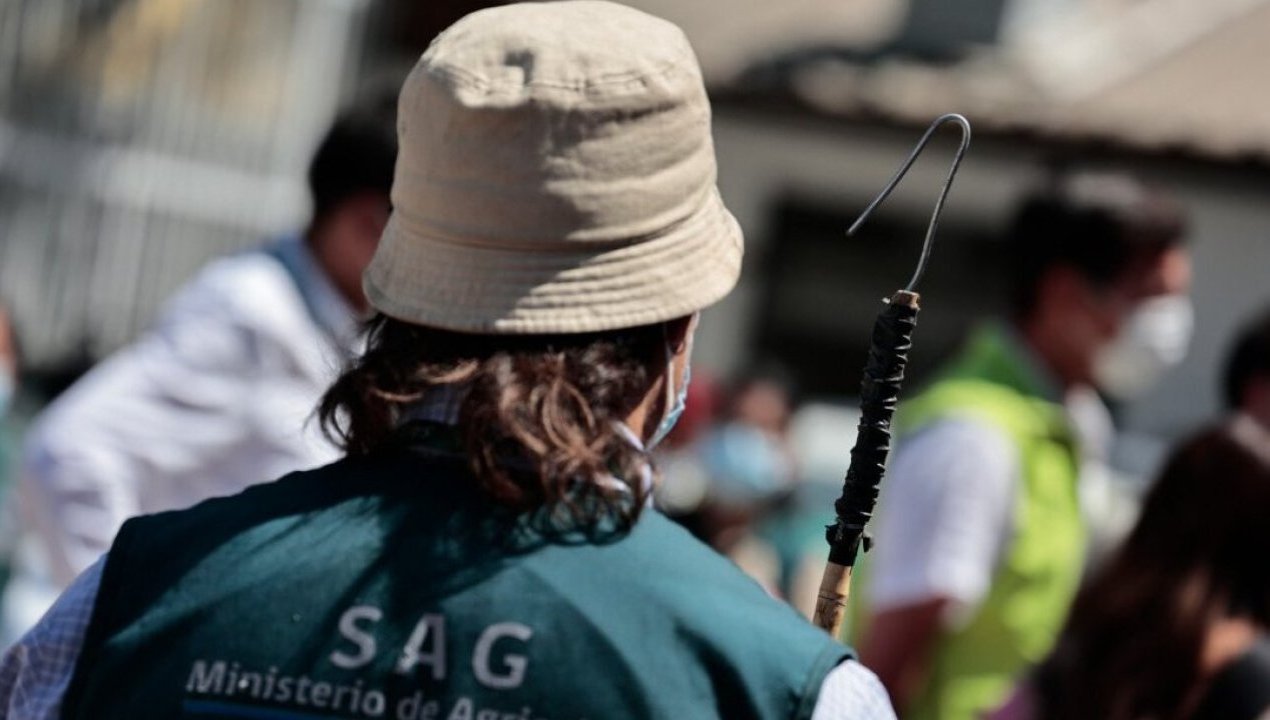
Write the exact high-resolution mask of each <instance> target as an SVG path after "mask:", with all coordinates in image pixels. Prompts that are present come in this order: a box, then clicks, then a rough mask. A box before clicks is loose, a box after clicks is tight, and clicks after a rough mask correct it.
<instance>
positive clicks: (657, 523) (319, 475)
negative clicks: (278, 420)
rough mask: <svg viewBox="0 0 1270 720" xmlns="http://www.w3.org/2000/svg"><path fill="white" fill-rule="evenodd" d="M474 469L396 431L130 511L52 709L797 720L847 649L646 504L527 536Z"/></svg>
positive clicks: (95, 716) (110, 713) (283, 718)
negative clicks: (63, 692) (566, 531)
mask: <svg viewBox="0 0 1270 720" xmlns="http://www.w3.org/2000/svg"><path fill="white" fill-rule="evenodd" d="M472 485H473V482H472V480H471V478H470V477H469V476H467V474H466V473H465V472H464V471H463V470H462V469H461V467H460V466H459V465H458V463H455V462H448V461H446V460H445V459H444V458H440V457H439V456H438V455H436V454H432V453H424V452H421V451H418V450H402V451H400V452H396V453H393V454H389V455H385V456H381V457H378V458H363V459H347V460H344V461H341V462H339V463H336V464H334V465H331V466H328V467H326V468H322V469H319V470H315V471H310V472H305V473H298V474H294V475H290V476H288V477H286V478H283V479H282V480H280V481H277V482H275V483H270V484H267V485H261V486H257V487H254V488H251V489H249V490H247V491H246V492H244V493H242V494H240V495H238V496H235V497H232V498H226V499H217V500H212V501H209V502H206V503H203V504H201V505H199V506H196V507H195V508H193V509H191V510H188V511H183V512H179V513H166V514H161V515H155V516H150V517H144V518H138V519H135V520H132V521H129V522H128V523H127V524H126V525H125V526H124V529H123V530H122V531H121V532H120V534H119V537H118V539H117V540H116V542H115V545H114V547H113V548H112V550H111V552H110V556H109V560H108V562H107V565H106V568H105V572H104V575H103V582H102V587H101V591H100V594H99V596H98V604H97V607H96V609H95V611H94V616H93V620H92V624H91V626H90V629H89V634H88V638H87V642H86V645H85V649H84V653H83V655H82V656H81V659H80V664H79V666H78V668H77V671H76V675H75V679H74V681H73V683H72V687H71V689H70V691H69V693H68V698H67V702H66V709H65V713H64V717H67V718H84V719H87V718H92V720H106V719H109V718H128V719H130V720H138V719H143V718H178V717H191V718H194V717H197V718H231V717H235V718H237V717H249V718H277V719H280V720H287V719H291V718H318V717H321V718H325V717H339V718H373V717H384V718H441V719H449V720H458V719H461V718H468V719H470V720H513V719H522V720H523V719H530V720H532V719H535V718H542V719H548V718H549V719H552V720H556V719H567V720H581V719H583V718H591V719H592V720H599V719H600V718H606V719H607V718H615V719H621V718H671V717H676V718H707V717H728V718H807V717H810V715H811V712H812V708H813V705H814V703H815V699H816V696H817V693H818V691H819V687H820V684H821V682H822V681H823V679H824V677H825V675H826V674H828V672H829V670H830V669H832V668H833V666H835V665H836V664H837V663H839V662H841V661H842V660H843V659H845V658H847V657H850V651H849V650H848V649H847V648H845V647H843V646H842V645H840V644H838V643H837V642H835V641H833V640H832V639H830V638H829V637H828V636H827V635H825V634H824V633H823V632H821V631H820V630H818V629H816V628H814V627H812V626H811V625H809V624H808V623H807V622H805V621H804V620H803V619H802V618H801V617H799V616H798V615H797V614H796V613H795V612H794V611H792V610H791V609H789V608H787V607H785V606H784V605H783V604H781V603H778V602H776V601H774V600H772V599H770V598H769V597H768V596H767V595H766V594H765V593H764V592H763V591H762V589H761V588H759V586H758V585H757V584H755V583H754V582H752V581H750V580H749V579H748V578H747V577H745V576H744V575H743V574H742V573H741V572H740V571H738V570H737V569H736V568H735V567H734V566H733V565H732V564H731V563H729V562H728V561H726V560H724V559H722V558H721V557H720V556H718V555H717V554H716V553H714V552H713V551H711V550H709V549H708V548H706V547H705V546H703V545H701V544H699V543H698V542H696V541H695V540H693V539H692V538H691V537H690V536H689V535H688V534H687V533H685V532H684V531H682V530H681V529H680V528H678V526H676V525H674V524H673V523H671V522H669V521H668V520H667V519H666V518H664V517H663V516H661V515H659V514H658V513H656V512H654V511H651V510H650V511H647V512H646V513H645V514H644V516H643V517H642V518H641V520H640V521H639V522H638V523H637V524H636V526H635V527H634V528H633V529H632V530H630V531H629V532H627V533H622V534H609V535H605V536H600V537H590V538H583V537H578V536H571V537H568V538H561V539H556V540H553V541H550V542H548V541H545V540H543V539H542V538H541V536H539V535H536V534H534V533H531V532H526V531H524V529H523V526H522V528H521V530H522V531H521V532H511V531H510V529H509V525H508V524H506V523H500V522H497V521H494V520H491V519H490V512H489V507H488V506H487V505H486V504H485V503H484V501H483V500H482V499H481V498H480V497H479V496H478V495H477V494H476V493H475V492H474V491H472V490H471V489H470V488H471V487H472ZM403 664H404V669H403ZM337 706H338V707H337Z"/></svg>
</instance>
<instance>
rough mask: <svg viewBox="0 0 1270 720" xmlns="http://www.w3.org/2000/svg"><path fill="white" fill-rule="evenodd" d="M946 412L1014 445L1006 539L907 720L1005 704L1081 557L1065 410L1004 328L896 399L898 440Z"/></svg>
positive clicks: (1049, 636) (1072, 586)
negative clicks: (1015, 477)
mask: <svg viewBox="0 0 1270 720" xmlns="http://www.w3.org/2000/svg"><path fill="white" fill-rule="evenodd" d="M954 418H963V419H973V420H976V421H979V422H983V423H987V424H989V425H991V426H992V427H995V428H998V429H999V430H1000V431H1001V432H1003V433H1005V434H1006V435H1007V436H1008V437H1009V438H1010V439H1011V440H1012V441H1013V444H1014V445H1015V447H1017V448H1018V457H1019V461H1020V466H1021V467H1020V478H1019V480H1020V484H1019V488H1018V493H1017V495H1016V504H1015V510H1014V512H1015V517H1014V536H1013V537H1012V538H1011V540H1010V543H1009V546H1008V548H1007V550H1006V552H1005V555H1004V557H1003V561H1002V564H1001V566H1000V567H998V568H997V570H996V574H995V575H994V577H993V581H992V586H991V588H990V589H989V591H988V595H987V597H986V598H985V599H984V601H983V603H982V604H981V605H980V607H979V608H978V609H977V612H976V614H975V615H974V617H973V618H972V619H971V620H970V622H969V623H967V624H966V625H964V626H962V627H960V628H959V629H957V630H955V631H952V632H949V633H946V634H945V635H943V636H942V637H941V638H940V639H939V640H938V641H937V642H936V645H935V647H934V651H933V656H932V657H931V661H930V667H929V675H928V679H927V682H926V685H925V687H924V689H923V692H922V693H921V694H920V695H919V696H918V697H917V698H916V700H915V702H914V703H913V705H912V707H911V708H910V712H909V713H906V714H905V717H906V718H914V719H915V720H973V719H977V718H979V717H980V714H981V713H982V712H984V711H986V710H990V709H992V708H994V707H996V706H997V705H998V704H1000V703H1001V702H1002V701H1004V700H1005V698H1006V696H1007V695H1008V694H1009V692H1010V690H1011V688H1012V687H1013V686H1014V684H1015V682H1016V681H1017V679H1018V677H1019V675H1020V674H1021V673H1023V672H1025V671H1026V670H1027V669H1028V668H1029V667H1031V666H1032V665H1033V664H1035V663H1036V662H1038V661H1039V660H1041V659H1042V658H1043V657H1044V656H1045V655H1046V654H1047V653H1048V652H1049V650H1050V648H1051V646H1052V645H1053V643H1054V640H1055V639H1056V637H1057V635H1058V632H1059V630H1060V629H1061V627H1062V623H1063V621H1064V619H1065V618H1066V615H1067V609H1068V605H1069V603H1070V602H1071V599H1072V597H1073V595H1074V594H1075V591H1076V588H1077V585H1078V583H1079V581H1080V573H1081V564H1082V560H1083V557H1084V544H1085V531H1084V524H1083V521H1082V519H1081V515H1080V506H1079V500H1078V497H1077V472H1078V468H1079V460H1078V455H1077V448H1076V445H1075V439H1074V435H1073V433H1072V430H1071V428H1070V424H1069V421H1068V420H1067V415H1066V413H1065V411H1064V409H1063V407H1062V406H1061V405H1060V404H1058V403H1055V402H1053V401H1052V400H1049V399H1047V398H1045V396H1044V393H1043V391H1042V389H1041V384H1040V382H1039V380H1038V379H1037V378H1036V376H1035V374H1034V372H1033V371H1032V368H1031V365H1030V364H1029V360H1028V359H1027V358H1026V357H1025V356H1024V355H1023V350H1022V348H1021V347H1019V346H1018V344H1017V343H1016V342H1014V341H1013V339H1012V338H1010V337H1009V336H1008V335H1007V331H1006V330H1004V329H1003V328H997V327H988V328H984V329H982V330H980V331H978V332H977V333H975V334H974V335H973V336H972V338H971V340H970V342H969V343H968V344H967V346H966V348H965V349H964V350H963V352H962V353H961V354H960V355H959V356H958V357H957V358H956V359H954V361H953V362H952V363H951V364H950V365H949V366H948V367H947V368H946V370H945V371H944V372H943V373H942V374H941V375H940V376H939V378H938V379H937V380H936V381H935V382H934V383H933V384H932V385H931V386H930V387H929V388H927V389H926V390H925V391H924V392H923V393H922V394H920V395H919V396H918V397H916V398H914V399H912V400H909V401H907V402H904V403H901V410H900V416H899V418H898V423H897V425H898V427H899V428H900V433H901V442H902V436H903V435H908V434H912V433H914V432H917V431H918V430H920V429H921V428H923V427H926V426H927V425H929V424H931V423H933V422H936V421H940V420H946V419H954ZM889 501H890V502H899V503H902V502H904V498H902V497H892V498H890V499H889ZM865 574H866V575H867V572H866V573H865ZM866 582H867V580H866ZM862 595H863V593H861V594H860V595H858V596H857V597H861V598H862Z"/></svg>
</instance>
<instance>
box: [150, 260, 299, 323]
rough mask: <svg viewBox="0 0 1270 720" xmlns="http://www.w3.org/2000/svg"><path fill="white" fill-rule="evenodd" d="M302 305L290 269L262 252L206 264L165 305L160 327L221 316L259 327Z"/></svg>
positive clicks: (224, 318) (221, 317)
mask: <svg viewBox="0 0 1270 720" xmlns="http://www.w3.org/2000/svg"><path fill="white" fill-rule="evenodd" d="M299 302H300V299H299V295H298V291H297V290H296V289H295V287H294V283H293V282H292V281H291V278H290V275H289V274H288V273H287V270H286V268H285V267H283V265H282V264H281V263H280V262H279V261H278V260H277V259H276V258H275V257H274V256H273V255H272V254H270V253H269V252H268V251H267V249H266V248H258V249H253V250H246V251H243V252H239V253H235V254H233V255H228V256H225V257H221V258H217V259H215V260H212V261H211V262H209V263H207V264H206V265H204V266H203V267H202V268H201V269H200V270H199V271H198V272H196V273H195V274H194V275H193V277H191V278H190V279H189V280H187V281H186V282H185V284H183V285H182V286H181V287H180V289H178V290H177V292H176V293H175V294H174V295H173V296H172V297H171V299H169V300H168V302H167V303H165V305H164V308H163V311H162V313H161V315H160V320H159V323H160V325H164V324H173V323H180V322H183V321H185V320H187V319H191V318H192V319H197V320H200V321H206V320H208V319H216V318H220V319H222V320H232V321H234V322H237V323H241V324H244V325H247V326H255V325H259V324H261V322H262V320H261V318H266V319H267V318H268V317H271V316H273V315H276V314H277V313H278V312H280V311H284V310H285V309H286V308H287V307H290V306H293V305H297V304H298V303H299ZM262 308H268V309H269V311H270V312H261V309H262Z"/></svg>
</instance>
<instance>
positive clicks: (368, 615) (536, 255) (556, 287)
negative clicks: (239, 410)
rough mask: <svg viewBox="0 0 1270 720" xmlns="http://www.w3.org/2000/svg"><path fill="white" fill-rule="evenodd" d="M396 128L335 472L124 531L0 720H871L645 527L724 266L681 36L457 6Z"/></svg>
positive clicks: (723, 229) (727, 588) (849, 688)
mask: <svg viewBox="0 0 1270 720" xmlns="http://www.w3.org/2000/svg"><path fill="white" fill-rule="evenodd" d="M400 107H401V109H402V117H401V122H400V124H399V127H400V128H401V130H400V141H401V153H400V161H399V163H398V172H397V175H396V181H395V182H394V184H393V191H392V198H393V215H392V220H391V222H390V223H389V225H388V227H387V229H386V230H385V232H384V237H383V241H382V243H381V244H380V247H379V249H378V251H377V252H376V254H375V257H374V260H373V261H372V263H371V265H370V266H369V268H368V269H367V271H366V274H365V280H364V282H365V287H366V290H367V296H368V297H369V298H370V300H371V302H372V303H373V305H374V307H375V308H376V309H377V310H379V311H380V312H381V313H382V314H381V315H379V316H377V318H376V319H375V320H373V321H372V324H371V330H370V335H369V339H368V342H367V349H366V351H365V353H364V354H362V355H361V357H359V358H358V359H357V360H356V361H355V362H354V363H353V364H352V366H351V367H350V368H349V369H348V370H347V371H346V372H345V373H344V374H343V375H342V376H341V377H340V378H339V379H338V380H337V381H336V382H335V384H334V385H333V386H332V387H331V389H330V391H329V392H328V393H327V395H326V396H325V398H324V400H323V403H322V410H321V416H322V420H323V422H324V424H325V425H326V427H327V428H328V429H330V431H331V432H332V434H333V435H335V436H337V437H338V438H340V439H341V441H342V444H343V446H344V448H345V449H346V451H347V457H345V458H344V459H342V460H340V461H338V462H336V463H334V464H331V465H328V466H326V467H324V468H320V469H317V470H312V471H306V472H300V473H295V474H292V475H289V476H287V477H284V478H282V479H281V480H278V481H277V482H272V483H267V484H263V485H256V486H254V487H251V488H249V489H247V490H245V491H244V492H242V493H241V494H239V495H236V496H233V497H228V498H217V499H214V500H209V501H207V502H204V503H202V504H200V505H198V506H196V507H194V508H191V509H189V510H184V511H178V512H170V513H161V514H158V515H150V516H146V517H141V518H135V519H133V520H130V521H129V522H128V523H126V524H125V525H124V528H123V529H122V530H121V531H120V534H119V537H118V539H117V540H116V542H115V544H114V545H113V546H112V547H111V549H110V552H109V554H108V555H107V556H106V558H105V559H104V560H103V561H102V562H99V563H97V564H95V565H93V566H92V568H90V569H89V570H88V571H86V572H85V573H84V574H83V575H81V576H80V578H79V579H78V580H77V581H76V582H75V584H74V585H72V586H71V588H70V589H69V590H68V591H67V592H66V593H65V594H64V595H63V596H62V598H61V599H60V600H59V601H58V603H57V605H55V606H54V608H53V610H52V611H50V613H49V614H48V615H46V616H45V617H44V619H43V620H41V622H40V624H39V625H37V626H36V628H35V629H34V630H32V632H31V633H30V634H28V635H27V636H26V637H25V638H24V639H23V641H22V643H21V644H20V645H19V646H18V647H16V648H14V649H13V650H11V651H10V652H9V653H7V654H6V656H5V659H4V662H3V665H2V666H0V707H2V708H8V709H10V710H11V711H12V709H13V708H14V707H15V706H20V707H21V708H22V710H23V712H22V713H18V714H12V713H11V714H10V715H8V717H9V718H11V719H12V720H44V719H45V718H47V717H52V716H54V715H55V714H56V713H59V712H60V715H57V717H64V718H84V719H87V718H91V719H92V720H106V719H108V718H128V719H129V720H142V719H144V718H173V717H177V716H179V715H194V714H199V715H207V716H216V717H317V716H319V715H321V716H329V717H335V716H339V717H350V718H351V717H395V718H415V719H417V718H421V717H423V718H439V717H446V718H451V719H452V720H454V719H457V718H468V719H471V718H480V719H482V720H484V719H485V718H493V717H499V718H510V717H516V718H530V717H533V718H541V717H554V718H586V717H589V718H605V719H606V720H621V719H622V718H629V719H631V720H636V719H643V718H694V719H695V718H711V717H724V718H762V719H771V720H776V719H778V718H779V719H783V720H784V719H788V720H808V719H809V718H810V719H811V720H829V719H830V718H844V719H845V718H852V719H854V720H874V719H876V720H886V719H887V718H893V717H894V713H893V712H891V710H890V707H889V705H888V703H887V701H886V698H885V692H884V690H883V689H882V687H881V685H880V684H878V683H877V681H876V678H874V677H873V676H872V674H871V673H869V672H868V671H867V670H865V669H864V668H863V667H861V666H860V665H859V663H857V662H855V661H854V660H853V659H852V653H851V651H850V650H849V649H848V648H846V647H845V646H843V645H841V644H839V643H838V642H836V641H835V640H834V639H833V638H831V637H829V636H828V635H827V634H825V633H824V632H823V631H821V630H819V629H817V628H815V627H813V626H811V625H810V624H809V623H807V622H806V621H805V620H804V619H802V618H800V617H799V616H798V615H797V614H796V613H795V612H793V611H792V610H791V609H790V608H788V607H786V606H784V605H783V604H781V603H779V602H777V601H774V600H772V599H771V598H770V597H768V596H767V595H766V594H765V593H763V592H762V590H761V589H760V588H759V587H758V586H757V585H756V584H755V583H753V582H752V581H751V580H749V579H748V578H747V577H745V576H744V575H743V574H742V573H741V572H740V571H738V570H737V569H736V567H734V566H733V565H732V564H731V563H729V562H727V561H726V560H725V559H723V558H721V557H720V556H719V555H718V554H717V553H715V552H713V551H712V550H710V549H709V548H708V547H706V546H704V545H703V544H701V543H699V542H697V541H696V540H694V539H692V538H691V537H690V536H689V535H688V533H686V532H684V531H683V529H682V528H679V527H677V526H675V525H674V524H673V523H671V522H670V521H669V520H667V519H666V518H665V517H664V516H661V515H660V514H659V513H657V512H656V511H655V510H653V509H651V508H649V507H648V504H649V503H648V497H649V494H650V493H651V491H652V484H653V483H654V482H655V468H654V466H653V465H652V464H650V459H649V454H648V448H651V447H655V446H656V445H657V443H658V442H659V441H660V440H661V439H663V438H664V437H665V436H666V435H667V433H668V432H669V431H670V429H671V428H672V427H673V426H674V424H675V422H676V420H677V419H678V417H679V415H680V414H681V412H682V410H683V407H684V399H683V398H684V395H685V393H686V389H687V386H688V374H689V373H688V366H689V362H690V356H689V355H690V350H691V347H692V337H693V335H694V333H695V331H696V327H697V323H698V318H699V313H700V311H701V310H702V309H704V308H706V307H708V306H710V305H713V304H714V303H715V302H717V301H719V300H720V299H722V298H723V297H724V296H725V295H727V294H728V293H729V292H730V291H731V289H732V288H733V286H734V285H735V284H736V282H737V279H738V278H739V276H740V271H741V259H742V255H743V242H742V237H741V230H740V227H739V225H738V224H737V222H736V220H735V218H733V216H732V215H731V213H729V212H728V210H727V209H726V208H725V207H724V205H723V202H722V200H721V198H720V196H719V194H718V190H717V186H716V174H717V170H716V163H715V157H714V149H713V142H712V137H711V127H710V121H709V118H710V105H709V101H708V99H707V96H706V92H705V86H704V82H703V80H702V76H701V71H700V68H699V67H698V65H697V63H696V60H695V58H694V55H693V52H692V49H691V47H690V46H689V45H688V42H687V40H686V38H685V37H684V35H683V33H682V31H680V30H679V28H677V27H676V26H674V25H672V24H670V23H668V22H666V21H663V20H659V19H657V18H654V17H652V16H649V15H646V14H644V13H641V12H639V11H636V10H634V9H631V8H628V7H624V6H621V5H617V4H615V3H608V2H597V1H595V0H587V1H585V2H553V3H523V4H517V5H509V6H502V7H498V8H494V9H491V10H485V11H481V12H477V13H473V14H472V15H469V16H467V17H466V18H465V19H463V20H460V21H459V22H458V23H456V24H455V25H454V26H452V27H451V28H450V29H449V30H447V31H445V32H444V33H442V34H441V35H440V36H439V37H438V39H437V40H436V41H435V42H433V44H432V45H431V46H430V47H429V49H428V50H427V52H425V53H424V55H423V56H422V58H421V59H420V60H419V62H418V64H417V65H416V67H415V69H414V71H413V72H412V73H411V74H410V77H409V78H408V79H407V81H406V83H405V86H404V88H403V90H402V96H401V104H400ZM255 477H259V476H258V475H257V476H255ZM261 479H263V478H261ZM90 618H91V619H90ZM85 625H87V626H88V627H87V630H85ZM77 656H78V660H77V659H76V657H77ZM266 678H267V679H266ZM59 705H60V708H59Z"/></svg>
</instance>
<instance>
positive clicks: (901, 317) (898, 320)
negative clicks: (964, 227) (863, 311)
mask: <svg viewBox="0 0 1270 720" xmlns="http://www.w3.org/2000/svg"><path fill="white" fill-rule="evenodd" d="M918 299H919V296H918V295H917V294H916V293H912V292H908V291H904V290H901V291H899V292H898V293H896V294H895V296H894V297H892V298H891V300H890V301H889V302H888V303H887V306H886V308H885V309H884V310H883V311H882V312H881V313H880V314H879V315H878V317H877V320H875V321H874V323H873V338H872V342H871V343H870V346H869V358H868V361H867V362H866V363H865V366H864V379H863V380H862V381H861V383H860V426H859V430H858V435H857V437H856V444H855V447H854V448H853V449H852V450H851V465H850V466H849V467H848V469H847V477H846V479H845V480H844V481H843V486H842V497H840V498H838V500H837V502H835V503H834V510H835V511H836V514H837V516H838V521H837V522H836V523H835V524H833V525H830V526H828V527H827V528H826V539H828V541H829V561H830V562H833V563H837V564H838V565H842V566H844V567H852V566H854V565H855V560H856V555H857V554H858V552H859V549H860V545H861V543H862V539H863V538H864V527H865V525H866V524H867V523H868V522H869V518H871V517H872V516H873V509H874V506H875V505H876V504H877V499H878V491H879V488H880V486H881V483H882V473H883V472H884V470H885V467H886V457H887V454H888V453H889V452H890V449H891V421H892V417H893V416H894V414H895V406H896V404H897V403H898V402H899V394H900V385H901V384H902V383H903V382H904V368H905V366H907V364H908V352H909V350H910V349H911V348H912V347H913V329H914V328H915V327H916V326H917V313H918V310H919V309H920V308H919V306H918ZM865 550H868V546H867V544H866V545H865Z"/></svg>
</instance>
